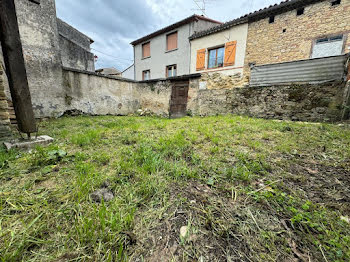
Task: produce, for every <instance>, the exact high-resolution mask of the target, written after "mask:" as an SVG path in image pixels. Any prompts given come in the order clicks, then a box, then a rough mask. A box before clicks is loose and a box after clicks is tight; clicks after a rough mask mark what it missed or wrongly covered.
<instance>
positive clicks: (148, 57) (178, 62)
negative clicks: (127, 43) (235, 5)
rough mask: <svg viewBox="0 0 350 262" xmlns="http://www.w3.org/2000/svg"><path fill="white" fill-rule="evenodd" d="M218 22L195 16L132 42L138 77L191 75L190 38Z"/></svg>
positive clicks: (139, 78)
mask: <svg viewBox="0 0 350 262" xmlns="http://www.w3.org/2000/svg"><path fill="white" fill-rule="evenodd" d="M218 24H221V23H220V22H218V21H215V20H212V19H209V18H207V17H204V16H199V15H192V16H190V17H188V18H186V19H184V20H181V21H179V22H177V23H175V24H172V25H170V26H167V27H165V28H163V29H160V30H158V31H156V32H154V33H151V34H149V35H147V36H144V37H142V38H140V39H138V40H135V41H133V42H132V43H131V44H132V45H133V47H134V57H135V58H134V60H135V64H134V70H135V80H138V81H141V80H150V79H158V78H165V77H173V76H180V75H186V74H189V73H190V62H189V58H190V50H191V48H190V41H189V37H190V36H191V35H193V34H194V33H196V32H199V31H202V30H205V29H208V28H211V27H213V26H216V25H218Z"/></svg>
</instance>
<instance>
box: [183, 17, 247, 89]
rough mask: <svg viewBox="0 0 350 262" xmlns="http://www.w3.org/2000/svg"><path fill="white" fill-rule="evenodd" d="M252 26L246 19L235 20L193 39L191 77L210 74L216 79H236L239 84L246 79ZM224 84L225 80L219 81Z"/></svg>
mask: <svg viewBox="0 0 350 262" xmlns="http://www.w3.org/2000/svg"><path fill="white" fill-rule="evenodd" d="M247 35H248V23H247V20H246V19H239V20H234V21H231V22H228V23H225V24H222V25H219V26H216V27H213V28H210V29H208V30H205V31H202V32H198V33H196V34H194V35H192V36H191V37H190V41H191V74H194V73H208V74H210V75H212V76H220V75H221V74H222V75H225V76H233V77H231V78H230V84H233V82H232V81H234V82H235V83H236V82H239V81H241V80H242V77H243V68H244V59H245V53H246V45H247ZM218 80H219V81H222V80H223V79H222V77H221V78H220V79H218Z"/></svg>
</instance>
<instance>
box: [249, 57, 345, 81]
mask: <svg viewBox="0 0 350 262" xmlns="http://www.w3.org/2000/svg"><path fill="white" fill-rule="evenodd" d="M348 58H349V55H342V56H332V57H325V58H316V59H309V60H301V61H294V62H287V63H280V64H270V65H262V66H255V67H253V68H252V70H251V77H250V85H251V86H269V85H285V84H291V83H304V84H305V83H310V84H315V83H322V82H331V81H342V80H344V78H345V77H346V71H347V70H346V63H347V60H348Z"/></svg>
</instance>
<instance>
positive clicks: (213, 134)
mask: <svg viewBox="0 0 350 262" xmlns="http://www.w3.org/2000/svg"><path fill="white" fill-rule="evenodd" d="M42 125H43V127H42V130H41V132H42V133H43V134H47V135H51V136H52V137H54V138H55V142H54V144H52V145H50V146H48V147H38V148H36V149H34V150H33V151H32V152H20V151H10V152H5V151H3V150H1V151H0V172H1V176H0V182H1V184H0V260H1V261H155V260H157V259H158V261H201V259H203V261H230V260H231V261H266V260H267V261H292V260H293V259H300V260H304V261H309V259H310V260H312V261H325V260H326V259H327V260H328V261H349V260H350V249H349V247H350V237H349V236H350V225H349V223H348V222H347V219H348V218H349V215H350V203H349V201H350V181H349V175H350V129H349V128H348V127H346V126H345V127H342V126H336V125H330V124H309V123H292V122H281V121H271V120H261V119H253V118H246V117H234V116H223V117H208V118H196V117H195V118H184V119H178V120H169V119H159V118H137V117H74V118H62V119H58V120H50V121H47V122H43V124H42ZM106 184H107V185H108V187H109V189H110V190H111V191H112V192H113V194H114V196H115V197H114V199H113V200H112V201H110V202H102V203H94V202H93V201H92V199H91V197H90V194H91V193H92V192H94V191H95V190H97V189H99V188H101V187H103V186H104V185H106ZM182 226H187V227H188V235H187V236H186V237H185V238H181V237H180V235H179V234H180V232H179V230H180V228H181V227H182Z"/></svg>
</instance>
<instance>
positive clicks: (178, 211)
mask: <svg viewBox="0 0 350 262" xmlns="http://www.w3.org/2000/svg"><path fill="white" fill-rule="evenodd" d="M219 194H220V193H219V192H218V191H216V190H215V189H211V188H210V187H209V186H207V185H202V184H199V183H198V182H191V183H188V185H187V186H186V187H185V188H182V187H180V186H178V185H174V186H173V187H172V189H171V200H172V201H174V203H175V202H178V201H181V203H178V204H174V205H173V206H172V207H171V208H170V209H169V210H167V212H166V213H167V214H171V215H169V216H168V217H166V218H165V219H162V220H161V221H160V224H159V225H158V226H157V227H155V228H152V229H151V230H150V231H149V232H151V235H152V236H151V237H149V238H148V239H146V240H144V241H141V242H142V243H143V244H142V246H139V247H138V250H140V253H137V254H134V257H136V259H135V260H133V261H152V262H158V261H159V262H160V261H161V262H165V261H254V255H253V253H255V255H256V253H259V252H261V253H264V252H266V253H268V250H266V249H265V248H264V247H263V246H261V245H260V244H259V243H258V242H257V238H258V235H259V230H257V229H256V225H255V224H254V222H253V220H252V216H253V215H252V212H251V211H250V209H251V210H253V213H255V211H254V209H255V207H254V206H251V207H249V208H247V207H245V206H243V204H242V203H243V202H244V201H243V200H244V199H243V197H242V199H240V198H239V197H238V198H229V197H224V195H225V193H223V194H220V195H219ZM261 216H262V217H257V219H259V220H260V221H261V219H262V220H265V221H266V223H264V225H262V226H264V227H265V228H270V229H273V230H276V231H281V230H283V224H282V223H281V222H280V221H279V220H276V219H275V218H270V217H264V218H263V216H265V214H262V215H261ZM182 226H188V228H189V229H188V230H189V234H188V236H187V238H185V239H183V238H181V237H180V228H181V227H182ZM286 237H287V235H286ZM259 245H260V246H259ZM253 249H254V250H253ZM145 250H148V251H145ZM141 257H142V258H143V259H144V260H141ZM280 258H281V260H280V261H297V260H293V259H294V258H295V257H294V256H293V255H290V254H281V256H280Z"/></svg>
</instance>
